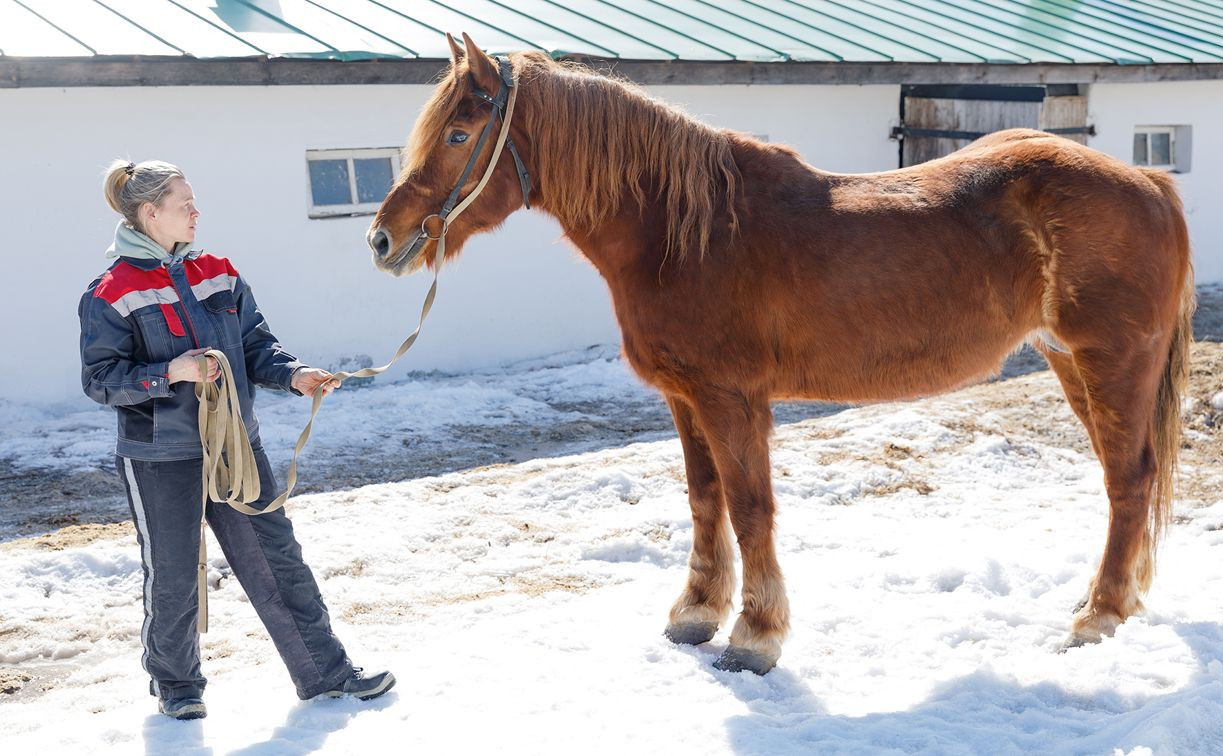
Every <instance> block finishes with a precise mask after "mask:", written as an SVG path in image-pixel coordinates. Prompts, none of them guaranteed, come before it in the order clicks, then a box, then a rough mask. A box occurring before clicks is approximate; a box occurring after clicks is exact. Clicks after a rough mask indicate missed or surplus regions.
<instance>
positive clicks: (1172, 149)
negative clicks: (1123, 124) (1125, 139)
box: [1131, 126, 1180, 172]
mask: <svg viewBox="0 0 1223 756" xmlns="http://www.w3.org/2000/svg"><path fill="white" fill-rule="evenodd" d="M1179 128H1180V127H1177V126H1135V127H1134V136H1138V135H1139V134H1143V135H1144V136H1145V137H1146V142H1147V162H1145V163H1134V165H1141V166H1142V167H1144V168H1155V169H1158V170H1162V171H1170V172H1175V171H1177V170H1178V169H1177V154H1176V153H1177V149H1176V132H1177V131H1178V130H1179ZM1152 134H1167V135H1168V158H1169V159H1170V160H1171V162H1170V163H1158V164H1156V163H1152V162H1151V135H1152ZM1131 159H1132V156H1131Z"/></svg>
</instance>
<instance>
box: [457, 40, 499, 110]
mask: <svg viewBox="0 0 1223 756" xmlns="http://www.w3.org/2000/svg"><path fill="white" fill-rule="evenodd" d="M463 44H464V45H466V46H467V65H468V68H469V70H470V71H471V78H472V79H473V80H474V81H475V82H476V86H478V87H479V88H480V89H483V90H484V91H485V92H488V93H489V94H490V95H495V94H497V91H498V90H499V89H501V74H500V72H498V70H497V64H496V63H494V62H493V59H492V58H490V57H488V56H487V55H485V54H484V51H483V50H481V49H480V48H479V47H476V43H475V42H472V41H471V37H469V36H467V32H463Z"/></svg>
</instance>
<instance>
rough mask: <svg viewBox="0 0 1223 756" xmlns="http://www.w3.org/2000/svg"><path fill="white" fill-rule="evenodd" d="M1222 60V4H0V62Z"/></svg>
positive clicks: (19, 0) (348, 0)
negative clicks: (463, 37) (456, 40)
mask: <svg viewBox="0 0 1223 756" xmlns="http://www.w3.org/2000/svg"><path fill="white" fill-rule="evenodd" d="M447 31H450V32H453V33H457V32H460V31H466V32H468V33H469V34H471V36H472V37H473V38H474V39H475V40H476V41H477V42H478V43H479V44H480V45H481V46H483V47H484V48H485V49H488V50H493V51H509V50H523V49H542V50H546V51H548V52H549V53H551V54H552V55H553V56H556V57H561V56H581V57H595V58H618V59H623V60H648V61H669V60H685V61H719V62H727V61H753V62H785V61H826V62H838V61H845V62H862V63H888V62H898V63H939V62H946V63H1078V64H1121V65H1136V64H1156V63H1158V64H1166V63H1219V62H1223V0H1156V1H1155V2H1139V1H1138V0H991V1H990V2H986V1H985V0H445V2H443V1H442V0H0V59H2V58H4V57H36V58H60V57H70V58H80V57H91V56H124V57H131V56H156V57H162V56H185V57H192V58H199V59H216V58H224V59H241V58H252V57H286V58H321V59H333V60H365V59H374V58H386V59H418V58H419V59H433V60H436V59H444V58H447V57H449V49H448V47H447V45H446V40H445V37H444V32H447Z"/></svg>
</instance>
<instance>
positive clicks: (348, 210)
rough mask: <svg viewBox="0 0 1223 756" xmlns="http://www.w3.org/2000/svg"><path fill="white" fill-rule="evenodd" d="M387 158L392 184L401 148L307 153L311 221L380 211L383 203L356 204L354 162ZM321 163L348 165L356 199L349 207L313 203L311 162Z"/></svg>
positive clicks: (351, 193) (350, 187) (350, 189)
mask: <svg viewBox="0 0 1223 756" xmlns="http://www.w3.org/2000/svg"><path fill="white" fill-rule="evenodd" d="M377 158H387V159H389V160H390V161H391V183H392V185H394V181H395V177H396V176H398V175H399V170H400V168H399V166H400V162H399V161H400V152H399V148H398V147H353V148H346V149H309V150H306V166H305V167H306V215H307V217H309V218H349V217H354V216H359V215H373V214H374V213H376V212H378V208H379V207H381V205H382V200H379V201H377V202H356V201H355V200H356V199H357V196H358V195H357V167H356V166H355V165H354V164H353V161H354V160H372V159H377ZM318 160H344V161H346V162H347V163H348V198H349V199H350V200H354V201H353V202H350V203H348V204H346V205H316V204H314V184H313V183H311V179H310V163H312V162H315V161H318Z"/></svg>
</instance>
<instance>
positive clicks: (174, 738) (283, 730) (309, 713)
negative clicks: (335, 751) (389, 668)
mask: <svg viewBox="0 0 1223 756" xmlns="http://www.w3.org/2000/svg"><path fill="white" fill-rule="evenodd" d="M398 700H399V694H398V693H397V692H395V691H392V692H390V693H387V694H386V695H384V696H380V697H379V698H378V699H377V700H374V701H357V700H355V699H341V700H334V701H333V700H317V701H299V702H298V703H297V704H295V705H294V706H293V707H292V708H290V709H289V712H288V714H287V716H286V717H285V721H284V723H283V724H281V725H280V726H279V727H277V728H276V729H275V730H274V731H273V732H272V734H271V735H269V736H268V737H267V739H265V740H264V741H262V742H260V743H252V744H251V745H248V746H246V747H244V748H239V749H237V750H235V751H231V752H230V754H231V756H284V755H285V754H307V753H313V752H315V751H318V750H320V749H321V748H322V747H323V744H324V743H326V742H327V738H328V737H330V736H331V734H332V733H334V732H339V731H340V730H342V729H344V728H345V727H347V726H348V724H349V722H351V721H352V719H353V718H354V717H356V716H357V715H359V714H361V713H363V712H367V711H382V710H384V709H387V708H389V707H391V706H394V705H395V703H396V702H397V701H398ZM206 722H207V720H202V719H197V720H193V721H190V722H176V721H174V720H172V719H170V718H169V717H166V716H163V715H161V714H154V715H152V716H150V717H149V718H148V719H147V720H145V726H144V745H145V753H146V754H148V755H149V756H153V754H166V753H173V754H176V756H179V755H181V756H212V753H213V749H212V748H211V747H209V746H205V745H204V728H205V727H206V726H207V725H206Z"/></svg>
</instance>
